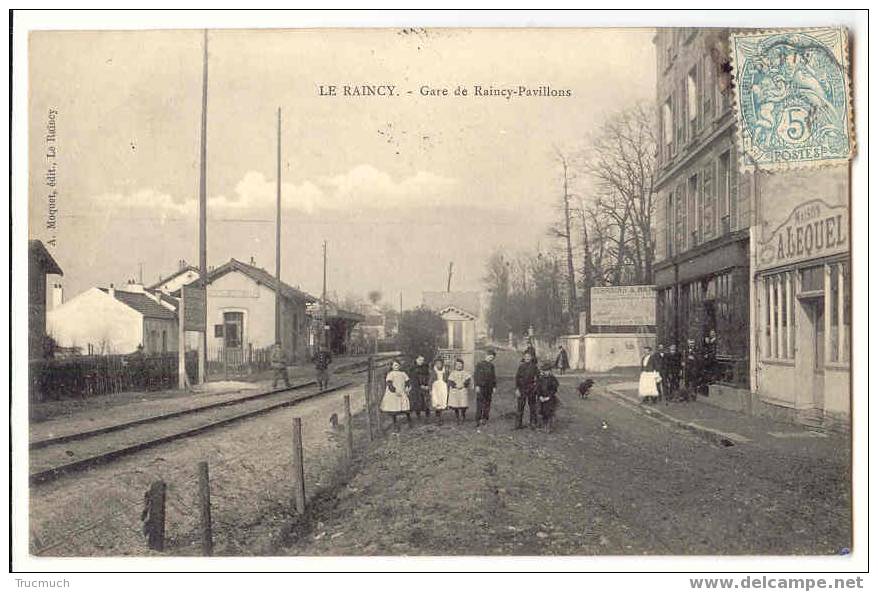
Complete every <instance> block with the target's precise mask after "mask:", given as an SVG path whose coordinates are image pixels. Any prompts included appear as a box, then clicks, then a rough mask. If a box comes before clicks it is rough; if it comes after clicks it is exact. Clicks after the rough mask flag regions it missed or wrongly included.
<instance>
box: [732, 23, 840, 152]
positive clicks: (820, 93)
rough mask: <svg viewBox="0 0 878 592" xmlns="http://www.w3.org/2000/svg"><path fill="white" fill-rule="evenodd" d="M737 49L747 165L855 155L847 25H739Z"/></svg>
mask: <svg viewBox="0 0 878 592" xmlns="http://www.w3.org/2000/svg"><path fill="white" fill-rule="evenodd" d="M731 50H732V62H733V69H734V70H733V73H734V76H735V82H736V84H735V93H736V94H735V99H736V117H737V124H738V134H739V141H740V147H741V150H742V152H744V154H745V158H744V159H743V163H742V164H743V166H744V167H745V168H746V169H752V168H754V167H758V168H761V169H767V170H769V169H786V168H791V167H801V166H819V165H827V164H840V163H844V162H847V161H848V160H849V159H850V158H851V156H852V152H853V139H852V126H851V106H850V93H849V88H850V86H849V79H848V72H849V67H848V55H847V34H846V32H845V30H844V29H840V28H820V29H796V30H789V31H770V32H765V33H736V34H732V35H731Z"/></svg>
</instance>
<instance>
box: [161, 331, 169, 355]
mask: <svg viewBox="0 0 878 592" xmlns="http://www.w3.org/2000/svg"><path fill="white" fill-rule="evenodd" d="M162 353H163V354H165V353H168V331H167V329H162Z"/></svg>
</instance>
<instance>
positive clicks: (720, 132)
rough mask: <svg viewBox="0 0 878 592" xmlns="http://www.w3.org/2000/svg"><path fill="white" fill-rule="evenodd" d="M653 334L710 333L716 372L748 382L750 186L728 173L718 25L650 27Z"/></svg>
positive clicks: (728, 124)
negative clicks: (653, 63) (654, 114)
mask: <svg viewBox="0 0 878 592" xmlns="http://www.w3.org/2000/svg"><path fill="white" fill-rule="evenodd" d="M655 47H656V56H657V65H658V76H657V93H658V95H657V106H658V130H657V131H658V134H657V140H658V142H657V143H658V154H657V175H656V184H655V190H656V193H657V200H656V204H657V207H656V213H655V217H654V220H655V234H656V253H655V266H654V270H655V283H656V288H657V296H658V303H657V316H656V333H657V341H658V343H663V344H665V345H669V344H671V343H676V344H677V345H678V346H679V347H681V348H682V347H684V346H685V344H686V342H687V340H689V339H694V340H695V341H696V343H700V342H701V340H702V339H703V337H704V336H705V335H706V334H708V333H709V331H710V330H715V331H716V334H717V361H718V366H719V371H720V374H719V380H718V382H720V383H724V384H725V385H726V386H730V387H733V388H740V389H749V382H750V380H749V379H750V367H749V341H750V335H749V319H750V314H749V300H750V299H749V294H750V262H749V227H750V214H751V212H750V191H749V186H748V185H747V184H746V183H742V182H741V177H740V176H739V174H738V158H739V155H738V153H737V149H736V136H735V119H734V114H733V112H732V99H733V97H732V89H731V82H730V67H729V63H728V30H726V29H697V28H667V29H659V30H658V32H657V33H656V36H655Z"/></svg>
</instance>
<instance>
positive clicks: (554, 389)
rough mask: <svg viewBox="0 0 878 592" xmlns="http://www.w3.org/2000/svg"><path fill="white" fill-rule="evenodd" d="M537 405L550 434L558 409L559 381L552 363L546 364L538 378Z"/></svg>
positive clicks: (544, 427)
mask: <svg viewBox="0 0 878 592" xmlns="http://www.w3.org/2000/svg"><path fill="white" fill-rule="evenodd" d="M537 403H538V405H539V409H540V419H541V420H542V423H543V429H544V430H546V433H547V434H548V433H549V432H550V431H552V427H553V426H554V423H555V411H556V410H557V409H558V379H557V378H555V376H554V375H553V374H552V363H551V362H544V363H543V365H542V366H541V367H540V375H539V376H538V377H537Z"/></svg>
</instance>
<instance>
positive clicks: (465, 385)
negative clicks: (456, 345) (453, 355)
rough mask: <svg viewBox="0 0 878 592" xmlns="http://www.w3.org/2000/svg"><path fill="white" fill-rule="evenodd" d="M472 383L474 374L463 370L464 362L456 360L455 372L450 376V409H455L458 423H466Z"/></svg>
mask: <svg viewBox="0 0 878 592" xmlns="http://www.w3.org/2000/svg"><path fill="white" fill-rule="evenodd" d="M472 382H473V377H472V374H470V373H469V372H467V371H466V370H464V369H463V360H461V359H460V358H458V359H456V360H454V370H453V371H452V372H451V374H449V375H448V407H449V408H451V409H454V417H455V419H456V420H457V423H461V422H462V421H466V409H467V407H469V394H470V388H471V387H472Z"/></svg>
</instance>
